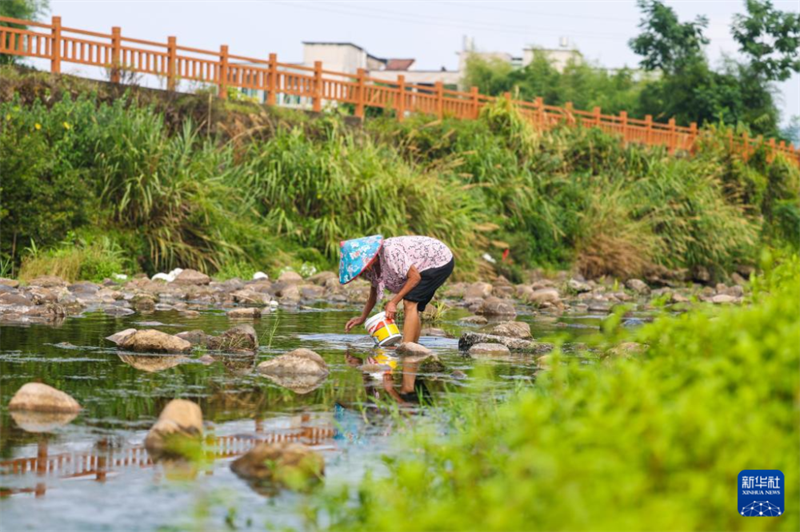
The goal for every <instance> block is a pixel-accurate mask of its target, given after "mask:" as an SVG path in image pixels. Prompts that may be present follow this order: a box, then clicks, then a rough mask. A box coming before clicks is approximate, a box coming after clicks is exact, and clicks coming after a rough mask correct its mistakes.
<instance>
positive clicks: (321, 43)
mask: <svg viewBox="0 0 800 532" xmlns="http://www.w3.org/2000/svg"><path fill="white" fill-rule="evenodd" d="M303 44H304V45H306V44H310V45H312V46H352V47H353V48H355V49H356V50H359V51H361V52H364V53H365V54H367V57H369V58H370V59H374V60H375V61H380V62H381V63H386V61H387V60H386V59H384V58H382V57H378V56H375V55H372V54H371V53H369V52H368V51H366V50H365V49H364V48H363V47H361V46H359V45H357V44H355V43H351V42H336V41H303Z"/></svg>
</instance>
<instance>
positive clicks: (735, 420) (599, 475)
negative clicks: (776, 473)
mask: <svg viewBox="0 0 800 532" xmlns="http://www.w3.org/2000/svg"><path fill="white" fill-rule="evenodd" d="M772 260H773V259H772V258H771V257H770V256H769V255H768V254H766V255H765V260H764V262H763V263H762V266H764V269H765V271H767V272H768V273H767V275H765V276H763V277H760V278H757V279H755V281H754V282H753V283H752V287H753V293H752V296H751V303H752V305H749V306H743V307H728V308H724V309H720V308H719V307H714V308H711V307H700V308H696V309H695V310H692V311H690V312H688V313H686V314H683V315H681V316H675V317H671V316H666V315H664V316H661V317H660V318H658V319H657V320H656V321H655V322H654V323H652V324H649V325H646V326H644V327H642V328H641V329H640V330H638V331H636V332H633V333H629V334H630V338H629V339H633V340H635V341H637V342H640V343H641V344H645V345H647V346H649V349H647V350H646V351H645V353H644V354H643V355H637V356H633V357H631V358H621V359H614V358H613V357H609V358H606V359H605V360H597V361H596V363H594V364H590V365H587V364H583V363H581V362H580V359H579V358H576V357H573V356H564V357H558V356H557V355H556V356H554V359H553V360H551V364H550V366H551V369H549V370H547V371H543V372H540V373H539V374H538V375H537V379H536V385H535V386H533V387H524V388H521V389H520V390H519V391H518V392H516V393H514V394H512V396H511V397H510V398H504V399H499V398H498V399H497V400H494V401H493V400H491V399H487V397H486V395H485V394H483V393H481V391H480V390H481V387H480V385H479V382H478V383H472V384H473V386H472V387H473V388H475V390H476V392H475V395H474V398H467V399H462V400H459V401H454V402H451V403H449V404H448V403H447V402H445V404H443V405H440V406H442V407H443V411H444V414H442V415H443V416H444V420H443V422H444V423H445V424H446V426H447V427H449V428H448V429H447V430H444V431H443V430H441V426H440V425H438V424H436V423H431V424H430V425H426V424H425V423H424V422H421V423H417V424H416V425H415V427H416V428H415V429H414V430H413V431H412V433H411V435H410V436H409V437H408V438H407V440H406V441H405V442H404V448H407V449H409V450H413V452H409V453H407V454H406V455H404V456H401V457H399V458H396V459H393V460H391V461H389V462H388V469H389V471H388V474H385V475H380V476H378V477H367V478H366V480H365V481H364V482H363V483H362V484H360V485H359V486H358V487H357V488H355V489H353V490H351V491H348V490H347V489H346V488H344V489H343V490H341V491H340V490H338V489H333V488H331V489H330V490H329V491H328V493H327V494H326V495H325V496H323V497H320V498H319V499H317V500H316V501H315V503H314V504H312V505H311V506H310V507H309V512H308V516H309V521H310V527H311V528H316V527H317V526H319V527H321V528H326V529H327V528H332V529H334V530H712V529H713V530H739V529H747V530H750V529H752V530H761V529H765V528H766V529H776V530H795V529H797V527H798V512H796V511H791V510H789V509H788V508H787V511H786V513H785V515H783V516H781V518H780V519H779V520H766V519H764V520H759V519H749V520H743V519H742V518H741V517H740V515H739V513H738V511H737V508H736V496H735V494H736V486H737V475H738V474H739V472H740V471H741V470H743V469H749V468H757V467H761V468H769V469H779V470H781V471H783V472H784V474H785V475H786V477H787V478H789V477H790V476H791V477H792V478H795V477H796V476H797V475H798V474H800V453H799V452H798V448H797V439H798V437H800V433H798V423H797V420H798V410H797V398H798V396H800V377H799V376H798V372H797V367H798V363H800V353H799V352H798V349H797V346H798V345H800V325H799V324H800V304H798V301H797V294H798V291H800V261H798V258H797V256H794V257H792V258H788V259H786V260H784V261H783V262H782V263H781V264H780V265H778V266H777V267H775V265H774V264H773V263H772ZM732 331H735V334H732ZM600 352H602V351H600ZM588 356H590V357H591V358H595V357H596V355H588ZM490 367H491V366H489V368H490ZM426 426H428V427H430V428H431V430H427V429H426V428H425V427H426ZM435 427H438V430H433V428H435ZM765 449H768V450H769V451H768V452H765ZM798 496H800V493H799V492H798V484H797V483H788V482H787V484H786V500H787V501H791V500H795V499H797V497H798Z"/></svg>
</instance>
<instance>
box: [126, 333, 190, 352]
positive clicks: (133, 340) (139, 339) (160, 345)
mask: <svg viewBox="0 0 800 532" xmlns="http://www.w3.org/2000/svg"><path fill="white" fill-rule="evenodd" d="M117 345H118V346H119V347H120V348H122V349H126V350H129V351H138V352H151V353H186V352H189V351H191V350H192V344H191V343H189V342H188V341H186V340H184V339H183V338H178V337H177V336H174V335H171V334H167V333H165V332H161V331H158V330H156V329H145V330H142V331H136V332H134V333H133V334H130V335H127V336H125V337H124V338H122V339H121V340H119V342H118V343H117Z"/></svg>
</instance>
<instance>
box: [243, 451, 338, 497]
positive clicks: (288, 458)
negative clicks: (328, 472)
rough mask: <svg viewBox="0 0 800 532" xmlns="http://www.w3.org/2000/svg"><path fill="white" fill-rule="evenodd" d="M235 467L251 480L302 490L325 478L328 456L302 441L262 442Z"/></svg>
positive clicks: (245, 477)
mask: <svg viewBox="0 0 800 532" xmlns="http://www.w3.org/2000/svg"><path fill="white" fill-rule="evenodd" d="M231 469H232V470H233V472H234V473H236V474H237V475H239V476H240V477H242V478H244V479H247V480H249V481H251V482H265V483H271V484H274V485H275V486H276V487H287V488H291V489H296V490H300V491H302V490H305V489H307V488H309V487H311V486H313V485H314V484H317V483H318V482H319V481H320V480H322V477H323V476H324V474H325V460H324V459H323V458H322V455H320V454H319V453H317V452H316V451H314V450H312V449H311V448H309V447H307V446H305V445H303V444H301V443H288V442H279V443H259V444H258V445H256V446H255V447H253V448H252V449H250V450H249V451H248V452H247V453H246V454H244V455H243V456H241V457H239V458H237V459H236V460H234V462H233V463H232V464H231Z"/></svg>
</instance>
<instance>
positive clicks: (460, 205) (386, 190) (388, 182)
mask: <svg viewBox="0 0 800 532" xmlns="http://www.w3.org/2000/svg"><path fill="white" fill-rule="evenodd" d="M318 127H319V129H318V130H317V131H315V132H306V131H304V130H302V129H300V128H293V129H281V130H279V131H277V132H276V133H275V136H274V137H273V138H272V139H271V140H270V141H269V142H267V143H257V142H256V143H252V144H251V145H250V146H249V149H248V152H247V154H246V158H247V159H249V160H251V161H252V165H250V166H249V168H248V169H247V171H246V172H245V176H244V179H243V180H242V181H241V183H242V184H241V186H242V187H243V188H244V189H247V190H249V191H251V193H252V197H253V198H255V200H256V201H257V202H258V203H259V210H260V212H261V213H262V214H263V216H264V218H265V220H266V222H267V223H268V224H269V225H270V226H271V227H273V228H275V230H276V231H277V233H278V234H282V235H287V236H288V237H289V238H291V239H293V240H296V241H297V242H299V243H300V244H302V245H304V246H310V247H313V248H316V249H319V250H320V251H322V252H323V253H325V254H326V255H327V256H328V257H331V258H334V257H338V253H339V242H340V241H341V240H343V239H347V238H353V237H357V236H361V235H366V234H375V233H381V234H383V235H385V236H393V235H403V234H426V235H430V236H434V237H437V238H440V239H441V240H443V241H445V242H447V243H449V244H451V245H452V247H453V249H454V250H455V252H456V254H457V255H458V257H459V260H460V261H463V262H462V263H463V264H464V265H465V267H466V268H467V269H469V264H470V262H471V261H473V260H474V258H475V251H474V249H473V248H472V246H471V244H472V243H473V242H474V241H475V236H474V229H473V224H474V223H475V222H476V221H480V218H481V216H480V214H479V205H477V204H475V203H473V202H470V201H469V198H468V196H467V194H466V193H465V192H464V191H463V190H462V188H461V187H460V186H459V185H458V184H457V183H452V182H449V181H447V180H443V179H439V178H438V176H436V175H435V174H429V173H425V172H424V171H420V170H419V169H416V168H414V167H412V166H410V165H409V164H408V163H406V162H405V161H403V160H402V159H401V158H400V157H398V155H397V152H396V151H395V150H393V149H392V148H391V147H390V146H387V145H380V144H378V143H376V142H374V141H373V140H371V139H370V138H368V137H364V136H359V135H356V134H355V133H354V132H352V131H348V130H346V129H344V126H343V124H342V123H341V122H340V121H338V120H335V119H325V120H324V121H322V122H320V124H319V126H318Z"/></svg>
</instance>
